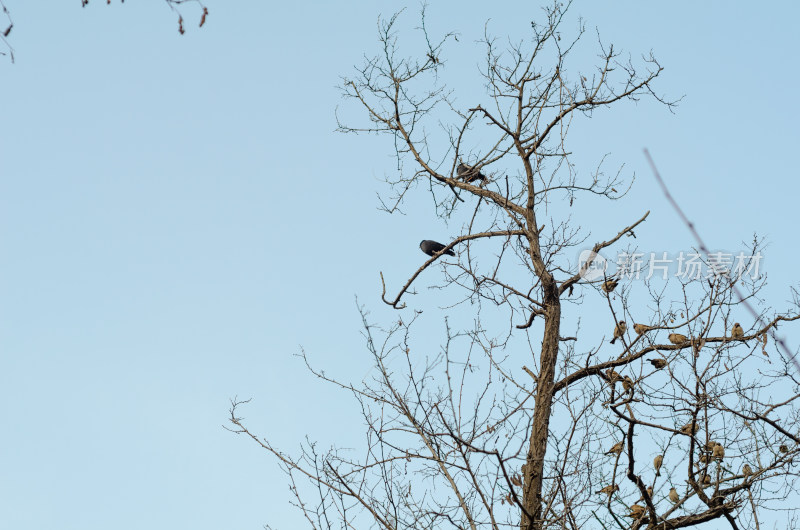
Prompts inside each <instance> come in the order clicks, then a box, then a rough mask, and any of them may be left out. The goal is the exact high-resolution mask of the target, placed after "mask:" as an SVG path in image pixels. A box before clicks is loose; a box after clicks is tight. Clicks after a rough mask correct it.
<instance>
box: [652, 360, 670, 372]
mask: <svg viewBox="0 0 800 530" xmlns="http://www.w3.org/2000/svg"><path fill="white" fill-rule="evenodd" d="M647 362H649V363H650V364H652V365H653V368H655V369H656V370H661V369H662V368H664V367H665V366H667V361H665V360H664V359H647Z"/></svg>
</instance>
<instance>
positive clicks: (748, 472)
mask: <svg viewBox="0 0 800 530" xmlns="http://www.w3.org/2000/svg"><path fill="white" fill-rule="evenodd" d="M752 474H753V470H752V468H751V467H750V464H745V465H744V466H742V475H744V476H745V477H749V476H750V475H752Z"/></svg>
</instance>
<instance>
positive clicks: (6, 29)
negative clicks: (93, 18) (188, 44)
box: [0, 0, 208, 63]
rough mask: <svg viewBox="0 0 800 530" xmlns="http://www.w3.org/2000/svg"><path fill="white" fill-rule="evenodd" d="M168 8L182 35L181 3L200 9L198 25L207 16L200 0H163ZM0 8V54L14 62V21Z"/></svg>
mask: <svg viewBox="0 0 800 530" xmlns="http://www.w3.org/2000/svg"><path fill="white" fill-rule="evenodd" d="M80 1H81V7H86V6H87V5H88V4H89V0H80ZM164 2H166V4H167V6H168V7H169V8H170V10H171V11H172V12H173V13H175V14H176V15H177V16H178V33H180V34H181V35H183V34H184V33H186V28H185V27H184V21H183V13H182V10H181V7H182V6H183V4H187V3H192V4H196V5H197V6H198V8H199V9H200V10H201V12H200V18H199V20H200V22H199V25H200V27H201V28H202V27H203V25H204V24H205V23H206V19H207V18H208V8H207V7H206V6H205V5H204V4H203V2H201V0H164ZM110 3H111V0H106V4H110ZM120 3H123V4H124V3H125V0H120ZM0 9H2V11H3V16H4V17H5V24H3V23H0V41H2V42H3V45H4V46H5V48H6V50H7V51H5V52H4V51H0V55H8V56H9V57H10V59H11V62H12V63H13V62H14V48H13V47H12V46H11V43H10V42H9V41H8V36H9V35H10V34H11V30H12V29H14V21H13V20H12V19H11V13H10V12H9V10H8V8H7V7H6V5H5V3H3V0H0Z"/></svg>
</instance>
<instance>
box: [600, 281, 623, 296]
mask: <svg viewBox="0 0 800 530" xmlns="http://www.w3.org/2000/svg"><path fill="white" fill-rule="evenodd" d="M617 285H619V282H618V281H617V280H615V279H613V278H612V279H610V280H606V281H604V282H603V285H601V286H600V288H601V289H602V290H603V291H604V292H606V293H610V292H611V291H613V290H614V289H616V288H617Z"/></svg>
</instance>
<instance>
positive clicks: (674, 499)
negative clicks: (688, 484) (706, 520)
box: [669, 488, 681, 504]
mask: <svg viewBox="0 0 800 530" xmlns="http://www.w3.org/2000/svg"><path fill="white" fill-rule="evenodd" d="M680 499H681V496H680V495H678V492H677V491H675V488H670V489H669V500H671V501H672V502H673V503H674V504H677V503H678V501H679V500H680Z"/></svg>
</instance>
